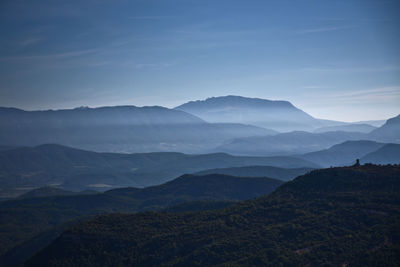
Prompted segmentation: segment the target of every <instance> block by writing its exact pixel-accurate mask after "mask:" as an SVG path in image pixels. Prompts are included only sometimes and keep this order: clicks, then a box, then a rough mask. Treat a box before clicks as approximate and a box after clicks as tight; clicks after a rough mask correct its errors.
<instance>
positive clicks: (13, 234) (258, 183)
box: [0, 174, 283, 266]
mask: <svg viewBox="0 0 400 267" xmlns="http://www.w3.org/2000/svg"><path fill="white" fill-rule="evenodd" d="M282 183H283V182H282V181H279V180H276V179H271V178H265V177H264V178H260V177H257V178H252V177H233V176H227V175H219V174H211V175H205V176H198V175H184V176H181V177H179V178H177V179H175V180H173V181H171V182H168V183H166V184H163V185H159V186H154V187H148V188H144V189H139V188H121V189H115V190H111V191H107V192H105V193H98V194H93V193H92V194H88V195H82V194H76V195H59V196H52V197H37V196H31V197H30V198H24V199H16V200H10V201H4V202H0V229H2V231H1V232H0V265H2V266H3V265H6V266H16V265H18V264H21V263H22V262H23V261H24V260H26V259H27V258H29V257H30V256H31V255H33V254H34V253H36V252H37V251H39V250H40V249H41V248H43V247H44V246H46V245H47V244H48V243H50V242H51V240H52V239H54V238H56V237H57V235H58V234H59V233H60V232H61V231H63V230H65V229H66V228H68V226H70V224H71V222H76V221H77V220H81V219H82V218H87V217H88V216H93V215H97V214H104V213H111V212H137V211H143V210H155V209H163V208H166V207H171V208H172V209H180V210H182V209H184V211H190V210H191V209H193V210H197V209H199V208H203V209H204V208H207V207H209V208H211V209H215V207H216V206H217V207H218V206H220V207H224V206H226V205H227V203H228V204H231V203H232V201H239V200H246V199H252V198H255V197H258V196H261V195H265V194H269V193H270V192H272V191H273V190H275V189H276V188H277V187H278V186H279V185H281V184H282ZM215 201H217V202H215ZM221 201H223V203H222V205H221V203H220V202H221ZM184 202H188V204H183V203H184ZM189 203H190V204H189ZM178 204H182V205H180V206H179V207H176V208H174V207H172V206H174V205H178ZM183 205H185V206H183Z"/></svg>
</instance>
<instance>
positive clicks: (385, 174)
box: [27, 165, 400, 266]
mask: <svg viewBox="0 0 400 267" xmlns="http://www.w3.org/2000/svg"><path fill="white" fill-rule="evenodd" d="M399 179H400V166H375V165H364V166H358V167H345V168H331V169H324V170H316V171H312V172H311V173H309V174H306V175H303V176H300V177H298V178H296V179H295V180H293V181H291V182H288V183H285V184H284V185H282V186H281V187H279V188H278V189H277V190H276V191H275V192H274V193H272V194H271V195H269V196H267V197H261V198H259V199H256V200H251V201H246V202H243V203H240V204H237V205H234V206H231V207H228V208H226V209H223V210H216V211H208V212H197V213H190V214H168V213H139V214H132V215H127V214H112V215H105V216H101V217H99V218H97V219H95V220H90V221H87V222H84V223H81V224H79V225H76V226H75V227H72V228H70V229H69V230H68V231H65V232H64V233H63V234H62V235H61V236H60V237H59V238H57V239H56V240H54V241H53V242H52V244H50V245H49V246H48V247H46V248H45V249H44V250H42V251H40V252H39V253H38V254H37V255H35V256H34V257H32V258H31V259H30V260H29V261H28V262H27V266H38V265H40V266H50V265H51V266H62V265H63V264H64V263H65V262H68V263H69V264H72V265H80V264H82V263H85V264H86V265H91V266H95V265H99V264H102V263H104V262H107V264H108V265H110V266H111V265H125V266H126V265H135V266H150V265H152V266H155V265H160V264H162V265H164V266H193V265H199V266H222V265H223V266H235V265H243V266H252V265H257V266H279V265H284V266H342V265H348V266H396V265H398V264H400V253H399V252H400V239H399V238H398V237H399V236H400V227H399V221H400V215H399V214H400V181H399Z"/></svg>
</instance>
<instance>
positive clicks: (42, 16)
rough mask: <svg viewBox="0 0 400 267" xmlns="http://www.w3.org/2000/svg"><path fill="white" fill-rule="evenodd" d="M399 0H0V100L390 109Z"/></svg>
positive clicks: (386, 112) (343, 113)
mask: <svg viewBox="0 0 400 267" xmlns="http://www.w3.org/2000/svg"><path fill="white" fill-rule="evenodd" d="M399 12H400V1H398V0H394V1H386V0H376V1H371V0H359V1H356V0H343V1H342V0H315V1H300V0H293V1H289V0H276V1H272V0H271V1H268V0H262V1H256V0H254V1H253V0H243V1H236V0H210V1H207V0H140V1H137V0H136V1H135V0H132V1H128V0H86V1H75V0H69V1H66V0H57V1H54V0H49V1H41V0H39V1H28V0H26V1H19V0H12V1H11V0H10V1H8V0H3V1H1V2H0V25H2V26H1V27H0V36H1V41H0V106H14V107H19V108H23V109H28V110H32V109H50V108H52V109H57V108H71V107H77V106H93V107H94V106H102V105H127V104H128V105H137V106H144V105H162V106H167V107H174V106H176V105H179V104H181V103H184V102H186V101H189V100H197V99H204V98H207V97H211V96H221V95H230V94H233V95H243V96H249V97H260V98H266V99H282V100H289V101H291V102H292V103H293V104H295V105H296V106H297V107H299V108H301V109H303V110H304V111H306V112H308V113H310V114H311V115H313V116H315V117H319V118H326V119H335V120H343V121H358V120H370V119H371V120H372V119H386V118H388V117H393V116H395V115H397V114H399V113H400V29H399V27H400V18H399V16H398V14H399Z"/></svg>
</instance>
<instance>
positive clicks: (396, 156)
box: [360, 144, 400, 164]
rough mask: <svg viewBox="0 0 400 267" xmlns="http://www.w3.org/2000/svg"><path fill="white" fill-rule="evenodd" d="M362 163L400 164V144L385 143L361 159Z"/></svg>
mask: <svg viewBox="0 0 400 267" xmlns="http://www.w3.org/2000/svg"><path fill="white" fill-rule="evenodd" d="M360 162H361V163H375V164H400V144H385V145H384V146H382V147H381V148H379V149H377V150H375V151H372V152H370V153H368V154H367V155H365V156H363V157H362V158H361V159H360Z"/></svg>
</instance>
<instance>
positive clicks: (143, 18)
mask: <svg viewBox="0 0 400 267" xmlns="http://www.w3.org/2000/svg"><path fill="white" fill-rule="evenodd" d="M170 18H173V16H131V17H128V19H134V20H162V19H170Z"/></svg>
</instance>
